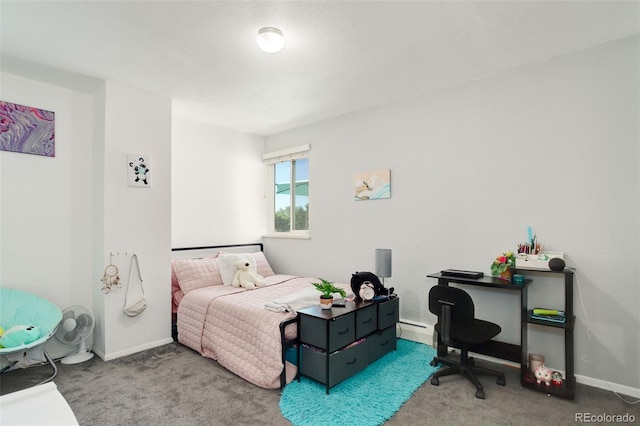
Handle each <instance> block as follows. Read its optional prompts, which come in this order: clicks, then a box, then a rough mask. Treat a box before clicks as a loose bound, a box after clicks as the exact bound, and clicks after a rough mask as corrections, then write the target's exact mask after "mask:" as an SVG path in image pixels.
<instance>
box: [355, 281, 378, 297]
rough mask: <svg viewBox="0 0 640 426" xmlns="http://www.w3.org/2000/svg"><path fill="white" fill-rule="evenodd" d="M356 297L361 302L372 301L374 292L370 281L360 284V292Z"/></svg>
mask: <svg viewBox="0 0 640 426" xmlns="http://www.w3.org/2000/svg"><path fill="white" fill-rule="evenodd" d="M358 296H360V298H361V299H362V300H373V298H374V297H375V296H376V290H375V288H374V287H373V284H371V281H365V282H363V283H362V285H361V286H360V291H358Z"/></svg>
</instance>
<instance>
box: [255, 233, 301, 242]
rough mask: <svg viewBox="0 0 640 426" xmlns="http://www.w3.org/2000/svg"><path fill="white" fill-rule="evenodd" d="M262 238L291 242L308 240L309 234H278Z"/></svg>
mask: <svg viewBox="0 0 640 426" xmlns="http://www.w3.org/2000/svg"><path fill="white" fill-rule="evenodd" d="M262 238H289V239H293V240H309V239H311V237H310V236H309V234H292V233H288V232H278V233H270V234H266V235H263V236H262Z"/></svg>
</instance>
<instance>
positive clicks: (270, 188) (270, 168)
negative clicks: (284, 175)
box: [262, 144, 311, 239]
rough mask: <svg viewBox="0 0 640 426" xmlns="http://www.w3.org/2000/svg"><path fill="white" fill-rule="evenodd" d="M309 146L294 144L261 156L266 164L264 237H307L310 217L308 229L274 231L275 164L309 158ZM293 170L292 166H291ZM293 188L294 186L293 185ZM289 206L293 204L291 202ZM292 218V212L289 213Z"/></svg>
mask: <svg viewBox="0 0 640 426" xmlns="http://www.w3.org/2000/svg"><path fill="white" fill-rule="evenodd" d="M310 150H311V146H310V145H309V144H306V145H300V146H295V147H292V148H287V149H283V150H280V151H274V152H269V153H266V154H264V155H263V156H262V159H263V160H264V163H265V164H266V165H267V172H266V173H267V178H266V179H265V181H266V185H267V189H266V191H265V194H266V196H267V198H268V202H267V208H268V209H269V211H268V223H269V228H268V231H267V235H265V237H272V238H300V239H309V238H310V236H309V228H311V218H310V217H309V218H308V221H309V222H308V226H307V228H308V229H305V230H290V231H289V232H276V230H275V187H276V183H275V164H277V163H283V162H286V161H293V160H299V159H301V158H307V159H308V158H309V151H310ZM292 170H293V168H292ZM309 182H311V171H309ZM294 188H295V187H294ZM291 196H292V197H294V196H295V190H293V191H291ZM310 196H311V188H309V197H310ZM291 206H295V204H294V203H293V202H292V203H291ZM291 218H292V219H293V214H292V215H291Z"/></svg>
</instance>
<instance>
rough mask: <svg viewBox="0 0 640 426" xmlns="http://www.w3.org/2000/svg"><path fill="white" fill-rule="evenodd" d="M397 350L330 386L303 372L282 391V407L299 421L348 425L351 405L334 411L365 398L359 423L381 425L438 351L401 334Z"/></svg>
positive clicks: (301, 425) (303, 425)
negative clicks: (337, 408)
mask: <svg viewBox="0 0 640 426" xmlns="http://www.w3.org/2000/svg"><path fill="white" fill-rule="evenodd" d="M397 343H398V344H397V349H396V350H395V351H392V352H390V353H389V354H387V355H386V356H384V357H383V358H381V359H379V360H377V361H376V362H374V363H372V364H371V365H369V366H368V367H367V368H366V369H365V370H363V371H361V372H359V373H358V374H356V375H354V376H352V377H350V378H348V379H347V380H345V381H343V382H341V383H338V384H337V385H336V386H334V387H332V388H331V390H330V393H329V395H327V394H326V387H325V386H324V385H322V384H320V383H318V382H316V381H315V380H311V379H308V378H306V377H302V378H301V380H300V381H299V382H297V381H294V382H292V383H290V384H289V385H288V386H287V387H286V388H285V389H284V391H283V392H282V397H281V398H280V410H281V411H282V414H283V415H284V417H285V418H287V419H288V420H289V421H291V423H293V424H294V425H296V426H316V425H318V424H322V425H326V426H337V425H350V424H351V423H352V422H353V414H352V412H351V410H336V409H335V407H338V406H340V405H342V404H343V402H344V401H353V400H358V401H363V404H362V406H361V408H362V409H360V410H358V424H359V425H362V426H378V425H380V424H383V423H384V422H385V421H386V420H388V419H389V418H391V416H393V415H394V414H395V413H396V411H398V409H399V408H400V407H401V406H402V404H404V403H405V401H407V400H408V399H409V398H410V397H411V395H412V394H413V393H414V392H415V391H416V389H418V388H419V387H420V385H422V384H423V383H424V382H425V381H426V380H427V379H428V378H429V377H430V376H431V374H433V373H434V372H435V371H436V370H437V368H436V367H432V366H430V365H429V361H430V360H431V359H432V358H433V357H434V356H435V355H436V350H435V349H433V348H432V347H431V346H427V345H423V344H421V343H416V342H411V341H409V340H404V339H398V342H397Z"/></svg>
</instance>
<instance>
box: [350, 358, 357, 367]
mask: <svg viewBox="0 0 640 426" xmlns="http://www.w3.org/2000/svg"><path fill="white" fill-rule="evenodd" d="M357 360H358V358H354V359H353V361H347V365H352V364H355V363H356V361H357Z"/></svg>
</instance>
